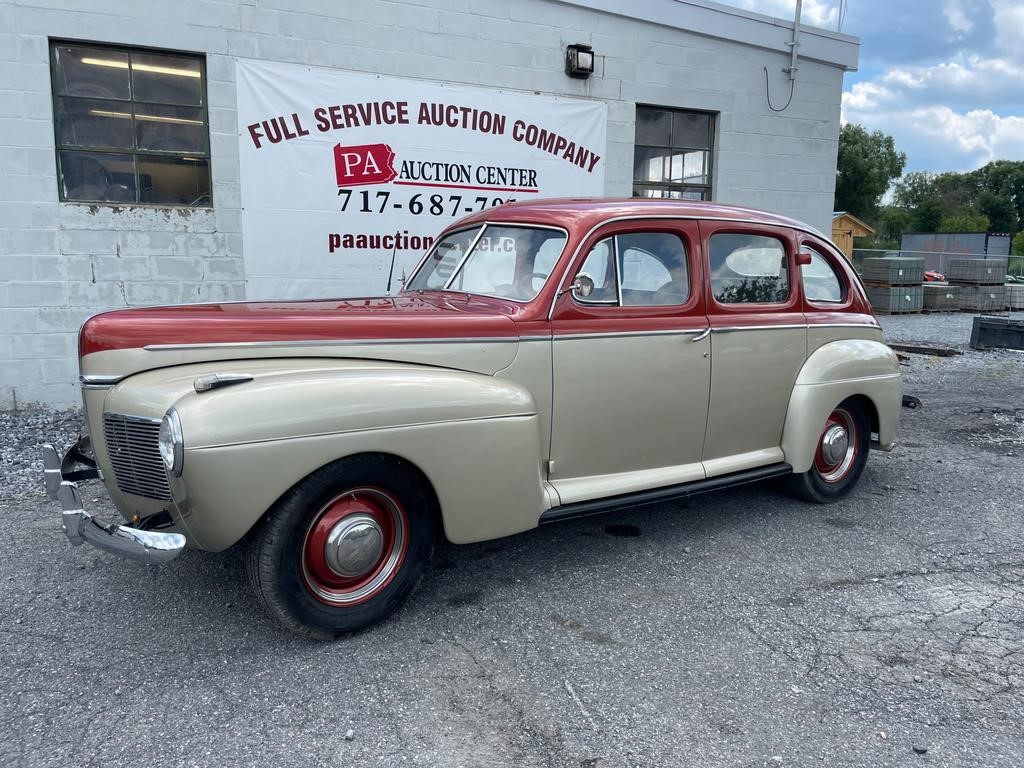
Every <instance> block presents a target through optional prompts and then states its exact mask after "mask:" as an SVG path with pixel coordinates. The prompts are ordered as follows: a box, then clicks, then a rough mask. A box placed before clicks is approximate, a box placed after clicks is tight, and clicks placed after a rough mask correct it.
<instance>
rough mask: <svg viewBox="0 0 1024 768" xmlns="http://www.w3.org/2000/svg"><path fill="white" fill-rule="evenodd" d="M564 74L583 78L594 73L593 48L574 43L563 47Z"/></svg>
mask: <svg viewBox="0 0 1024 768" xmlns="http://www.w3.org/2000/svg"><path fill="white" fill-rule="evenodd" d="M565 74H567V75H568V76H569V77H578V78H580V79H581V80H585V79H587V78H588V77H590V76H591V75H592V74H594V49H593V48H591V47H590V46H589V45H584V44H583V43H574V44H573V45H570V46H568V47H567V48H566V49H565Z"/></svg>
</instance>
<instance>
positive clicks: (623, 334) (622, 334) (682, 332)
mask: <svg viewBox="0 0 1024 768" xmlns="http://www.w3.org/2000/svg"><path fill="white" fill-rule="evenodd" d="M704 333H707V329H706V328H694V329H692V330H690V329H685V328H673V329H671V330H666V331H609V332H607V333H566V334H556V335H555V336H554V339H553V340H554V341H562V340H565V339H617V338H628V337H631V336H692V335H694V334H704ZM701 338H703V337H701ZM694 341H696V339H694Z"/></svg>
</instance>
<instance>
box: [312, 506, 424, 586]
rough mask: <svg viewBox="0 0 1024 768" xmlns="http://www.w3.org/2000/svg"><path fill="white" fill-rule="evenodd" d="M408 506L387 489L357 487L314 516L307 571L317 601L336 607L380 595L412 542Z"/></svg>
mask: <svg viewBox="0 0 1024 768" xmlns="http://www.w3.org/2000/svg"><path fill="white" fill-rule="evenodd" d="M408 530H409V518H408V516H407V515H406V512H405V507H404V506H402V504H401V502H399V501H398V499H396V498H395V497H394V496H392V495H391V494H390V493H388V492H387V491H385V490H383V489H381V488H374V487H364V488H352V489H350V490H347V491H345V492H344V493H340V494H338V495H337V496H335V497H334V498H332V499H331V500H330V501H328V502H327V503H326V504H325V505H324V506H323V507H322V508H321V509H320V510H319V511H318V512H317V513H316V515H314V516H313V519H312V521H311V522H310V524H309V526H308V527H307V528H306V533H305V535H304V536H303V538H302V557H301V560H302V562H301V571H302V580H303V583H304V584H305V586H306V588H307V589H308V590H309V592H310V594H312V595H313V596H314V597H315V598H316V599H317V600H320V601H321V602H323V603H327V604H328V605H334V606H339V605H341V606H351V605H359V604H360V603H365V602H366V601H367V600H370V599H372V598H374V597H376V596H377V595H379V594H380V593H381V592H382V591H383V590H384V589H385V588H386V587H387V586H388V584H390V583H391V581H392V579H394V577H395V574H396V573H398V570H399V569H400V568H401V567H402V563H403V562H404V560H405V554H406V551H407V550H408V547H409V536H408Z"/></svg>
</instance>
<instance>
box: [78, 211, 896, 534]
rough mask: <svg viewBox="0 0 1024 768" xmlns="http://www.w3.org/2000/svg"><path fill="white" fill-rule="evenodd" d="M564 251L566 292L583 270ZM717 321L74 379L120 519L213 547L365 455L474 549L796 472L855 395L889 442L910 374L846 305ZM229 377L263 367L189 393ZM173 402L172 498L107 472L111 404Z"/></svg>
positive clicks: (176, 352) (187, 360)
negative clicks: (410, 479)
mask: <svg viewBox="0 0 1024 768" xmlns="http://www.w3.org/2000/svg"><path fill="white" fill-rule="evenodd" d="M776 225H777V223H776ZM803 236H805V237H806V236H809V233H808V232H806V231H804V232H803ZM574 242H576V243H577V245H576V248H577V250H578V249H579V248H581V247H582V245H583V240H582V238H580V239H579V240H578V241H574ZM816 242H817V243H818V244H819V247H826V246H827V243H825V242H824V241H823V240H821V239H818V240H816ZM828 247H830V248H831V246H828ZM830 253H832V251H831V250H830ZM564 258H565V257H563V261H562V262H560V263H561V264H562V266H560V267H559V268H558V269H560V270H562V271H561V272H560V273H559V274H558V278H557V279H558V281H559V283H560V284H562V283H566V281H570V280H571V278H572V274H571V273H572V270H573V266H572V262H571V261H570V262H568V263H566V262H565V260H564ZM553 279H554V278H553ZM710 331H711V332H710V333H708V334H705V335H704V336H703V338H698V336H700V335H701V334H700V333H698V332H697V331H695V330H689V329H686V328H681V329H679V330H678V331H675V332H652V333H626V334H615V333H611V334H598V333H595V334H579V336H578V337H572V336H557V335H556V336H553V335H552V334H551V332H550V330H548V331H538V332H537V333H536V334H534V335H529V334H528V333H526V332H522V331H521V332H520V333H519V334H518V336H510V337H508V338H451V339H444V338H435V339H430V340H397V341H396V340H394V339H389V340H382V341H379V342H376V341H374V340H372V339H361V340H352V341H346V340H344V339H339V340H333V341H325V342H322V343H318V342H311V341H303V342H302V343H298V342H290V341H287V340H285V341H280V342H267V343H262V344H258V345H251V344H250V345H246V344H201V343H199V344H179V345H153V346H151V347H145V346H143V347H131V348H122V349H107V350H102V351H97V352H93V353H90V354H86V355H84V356H83V357H82V359H81V372H82V374H83V377H84V381H85V391H84V399H85V404H86V410H87V416H88V421H89V429H90V432H91V435H92V437H93V445H94V448H95V454H96V458H97V460H98V464H99V467H100V469H101V470H102V472H103V475H104V477H105V478H106V485H107V488H108V490H109V492H110V494H111V496H112V498H113V500H114V502H115V503H116V505H117V507H118V508H119V510H120V511H121V513H122V515H123V516H124V517H125V519H127V520H131V519H133V518H135V517H136V516H138V517H142V518H145V517H146V516H147V515H152V514H156V513H159V512H162V511H164V510H168V511H170V513H171V517H172V518H173V521H174V524H173V527H172V528H169V529H167V530H171V531H178V532H180V533H183V534H184V535H185V536H186V537H187V539H188V543H189V545H190V546H194V547H198V548H201V549H206V550H211V551H219V550H223V549H225V548H227V547H230V546H231V545H233V544H234V543H236V542H237V541H239V540H240V539H241V538H242V537H243V536H245V535H246V534H247V533H248V532H249V531H250V530H251V529H252V528H253V526H255V525H256V524H257V523H258V522H259V521H260V519H261V518H262V517H263V515H264V514H265V513H266V512H267V510H268V509H270V508H271V507H272V506H273V505H274V504H275V502H276V501H277V500H278V499H280V498H281V497H282V496H283V495H284V494H285V493H286V492H288V490H289V489H291V488H292V487H293V486H295V485H296V483H298V482H299V481H301V480H302V479H303V478H304V477H306V476H307V475H309V474H310V473H311V472H313V471H315V470H316V469H318V468H320V467H323V466H324V465H326V464H329V463H331V462H332V461H335V460H337V459H339V458H343V457H345V456H351V455H355V454H363V453H375V454H378V453H379V454H387V455H391V456H395V457H400V458H402V459H405V460H407V461H408V462H410V463H411V464H413V465H414V466H415V467H416V468H417V469H418V471H419V472H420V473H422V475H423V477H424V478H425V479H426V481H427V482H428V483H429V487H430V488H431V489H432V490H433V492H434V494H435V495H436V497H437V500H438V506H439V508H440V511H441V517H442V521H443V527H444V533H445V535H446V537H447V538H448V539H449V540H450V541H452V542H455V543H466V542H473V541H481V540H486V539H492V538H497V537H501V536H506V535H509V534H514V533H518V532H520V531H524V530H527V529H529V528H532V527H535V526H537V525H538V523H539V521H540V520H541V517H542V515H543V514H544V513H545V512H546V511H548V510H551V509H554V508H557V507H560V506H565V505H571V504H575V503H579V502H587V501H593V500H596V499H604V498H609V497H617V496H623V495H625V494H631V493H637V492H643V491H648V490H652V489H659V488H665V487H669V486H676V485H682V484H686V483H690V482H694V481H701V480H707V479H712V478H716V477H723V476H728V475H730V474H731V473H735V472H740V471H742V470H747V469H751V468H755V467H761V466H766V465H771V464H775V463H780V462H785V463H786V464H788V465H789V466H790V467H791V468H792V470H793V471H794V472H804V471H806V470H808V469H809V468H810V467H811V465H812V462H813V461H814V456H815V451H816V449H817V445H818V439H819V435H820V433H821V429H822V425H823V424H824V423H825V420H826V418H827V417H828V415H829V413H830V412H831V411H832V409H833V408H835V407H836V406H837V404H838V403H840V402H842V401H843V400H845V399H847V398H849V397H853V396H859V397H862V398H865V399H866V401H867V402H869V403H870V405H871V407H870V408H868V411H869V412H870V415H871V422H872V425H871V426H872V432H873V433H874V434H873V437H874V445H875V447H877V448H881V449H883V450H889V449H891V448H892V446H893V445H894V443H895V439H896V429H897V421H898V416H899V409H900V399H901V397H900V396H901V393H902V388H901V380H900V374H899V367H898V361H897V359H896V356H895V354H894V353H893V352H892V351H891V350H890V349H889V348H888V347H887V346H886V345H885V344H884V343H883V341H882V334H881V330H880V329H879V328H878V326H877V324H872V323H865V322H864V320H863V318H858V319H857V321H856V322H844V318H843V317H842V316H838V315H837V316H836V317H835V321H834V322H817V323H810V322H797V323H793V324H790V325H786V326H779V327H758V328H744V327H743V325H742V323H741V322H738V323H735V324H734V325H733V326H729V327H722V326H712V327H711V328H710ZM709 366H713V368H714V371H711V370H710V368H709ZM232 373H238V374H248V375H250V376H252V377H253V378H252V381H249V382H247V383H244V384H241V385H237V386H230V387H225V388H223V389H216V390H213V391H208V392H197V391H196V389H195V387H194V382H195V380H196V379H197V377H200V376H202V375H204V374H232ZM110 377H113V378H116V379H117V381H116V383H110V382H111V381H112V378H110ZM752 380H755V381H756V385H757V386H756V390H752V389H751V386H752V385H751V382H752ZM752 391H756V392H757V396H756V397H753V398H752V397H751V392H752ZM610 393H612V394H611V395H610ZM614 393H617V396H616V395H615V394H614ZM640 393H643V394H642V395H641V394H640ZM665 403H674V404H675V405H674V406H672V407H665V405H664V404H665ZM171 407H173V408H174V409H176V411H177V412H178V415H179V417H180V420H181V423H182V425H183V432H184V444H185V449H184V460H183V469H182V473H181V477H180V478H171V495H172V502H171V503H170V505H169V506H168V504H167V503H166V502H163V501H158V500H154V499H148V498H143V497H140V496H134V495H130V494H125V493H123V492H122V491H121V490H119V488H118V487H117V485H116V483H115V482H112V481H111V478H113V476H114V474H113V470H112V467H111V463H110V458H109V456H108V451H107V449H106V446H105V444H104V431H103V414H104V413H108V412H109V413H117V414H130V415H133V416H139V417H147V418H151V419H155V420H158V419H160V418H161V417H162V416H163V415H164V414H165V413H166V412H167V410H168V408H171Z"/></svg>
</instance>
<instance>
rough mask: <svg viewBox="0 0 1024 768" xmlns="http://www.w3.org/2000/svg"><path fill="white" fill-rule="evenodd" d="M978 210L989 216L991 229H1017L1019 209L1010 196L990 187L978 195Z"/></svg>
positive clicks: (996, 230)
mask: <svg viewBox="0 0 1024 768" xmlns="http://www.w3.org/2000/svg"><path fill="white" fill-rule="evenodd" d="M978 211H979V212H980V213H983V214H984V215H985V216H987V217H988V221H989V231H991V232H1016V231H1017V228H1018V227H1017V209H1016V208H1014V206H1013V200H1012V199H1011V198H1010V197H1008V196H1006V195H1000V194H999V193H997V192H993V191H991V190H989V189H986V190H983V191H982V192H981V194H980V195H978Z"/></svg>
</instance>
